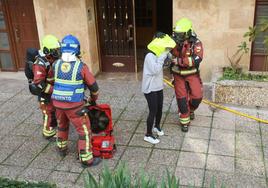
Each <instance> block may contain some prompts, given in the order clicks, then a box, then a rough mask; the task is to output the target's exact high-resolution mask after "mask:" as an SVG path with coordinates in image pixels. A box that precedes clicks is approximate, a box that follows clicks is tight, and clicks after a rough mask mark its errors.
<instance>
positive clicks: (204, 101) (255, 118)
mask: <svg viewBox="0 0 268 188" xmlns="http://www.w3.org/2000/svg"><path fill="white" fill-rule="evenodd" d="M164 82H165V83H166V84H167V85H168V86H170V87H172V88H174V86H173V84H172V83H171V82H170V81H168V80H167V79H165V78H164ZM202 102H203V103H205V104H207V105H209V106H213V107H215V108H219V109H222V110H226V111H228V112H231V113H234V114H236V115H239V116H243V117H246V118H249V119H253V120H255V121H258V122H261V123H266V124H268V121H267V120H264V119H260V118H257V117H254V116H250V115H248V114H245V113H242V112H239V111H236V110H233V109H230V108H227V107H225V106H221V105H219V104H216V103H213V102H211V101H208V100H206V99H203V100H202Z"/></svg>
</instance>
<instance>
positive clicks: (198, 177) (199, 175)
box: [175, 167, 204, 187]
mask: <svg viewBox="0 0 268 188" xmlns="http://www.w3.org/2000/svg"><path fill="white" fill-rule="evenodd" d="M175 176H176V177H178V178H180V185H185V186H194V187H197V186H198V187H201V186H202V182H203V176H204V169H195V168H185V167H177V168H176V171H175Z"/></svg>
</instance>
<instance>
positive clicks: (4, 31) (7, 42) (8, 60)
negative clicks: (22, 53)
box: [0, 0, 16, 71]
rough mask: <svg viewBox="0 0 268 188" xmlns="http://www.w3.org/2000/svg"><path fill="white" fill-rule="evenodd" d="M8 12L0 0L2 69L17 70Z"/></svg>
mask: <svg viewBox="0 0 268 188" xmlns="http://www.w3.org/2000/svg"><path fill="white" fill-rule="evenodd" d="M6 13H7V12H6V7H5V5H4V3H3V1H1V0H0V69H1V71H16V66H15V64H14V63H13V61H14V59H15V58H14V56H13V55H14V54H13V53H12V52H13V51H14V49H12V47H13V46H12V42H11V37H10V32H9V24H8V19H7V17H8V16H7V14H6Z"/></svg>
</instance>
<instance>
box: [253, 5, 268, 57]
mask: <svg viewBox="0 0 268 188" xmlns="http://www.w3.org/2000/svg"><path fill="white" fill-rule="evenodd" d="M262 20H268V0H265V1H264V0H258V1H257V4H256V15H255V25H256V26H257V27H259V26H260V24H261V22H262ZM264 36H268V32H265V33H263V32H261V33H260V34H259V35H258V36H257V37H256V39H255V41H254V48H253V53H254V54H265V53H266V52H265V47H264V44H263V41H264Z"/></svg>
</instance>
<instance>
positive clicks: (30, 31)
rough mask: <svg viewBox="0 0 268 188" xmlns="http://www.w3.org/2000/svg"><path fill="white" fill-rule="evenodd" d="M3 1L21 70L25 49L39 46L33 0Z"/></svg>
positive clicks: (18, 66) (18, 65)
mask: <svg viewBox="0 0 268 188" xmlns="http://www.w3.org/2000/svg"><path fill="white" fill-rule="evenodd" d="M4 2H5V3H6V4H7V10H8V12H9V14H10V24H11V27H12V30H11V32H12V34H11V37H14V43H15V48H16V62H17V63H16V65H17V68H18V69H20V70H22V69H23V68H24V64H25V52H26V49H27V48H29V47H35V48H39V40H38V32H37V27H36V19H35V13H34V6H33V0H5V1H4Z"/></svg>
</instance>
